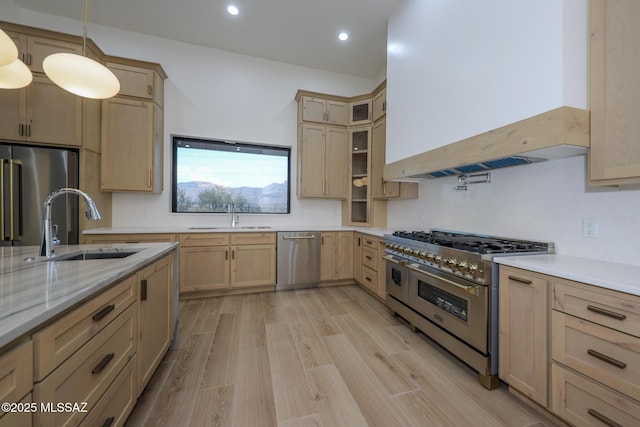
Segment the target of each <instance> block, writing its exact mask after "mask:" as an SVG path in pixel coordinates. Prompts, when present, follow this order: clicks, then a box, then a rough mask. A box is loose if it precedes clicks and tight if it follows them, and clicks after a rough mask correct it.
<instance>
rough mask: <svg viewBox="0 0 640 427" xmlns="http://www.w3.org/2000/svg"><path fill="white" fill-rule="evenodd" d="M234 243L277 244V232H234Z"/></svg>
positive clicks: (232, 235)
mask: <svg viewBox="0 0 640 427" xmlns="http://www.w3.org/2000/svg"><path fill="white" fill-rule="evenodd" d="M231 244H232V245H275V244H276V233H232V234H231Z"/></svg>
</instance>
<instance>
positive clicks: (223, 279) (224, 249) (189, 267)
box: [180, 246, 229, 292]
mask: <svg viewBox="0 0 640 427" xmlns="http://www.w3.org/2000/svg"><path fill="white" fill-rule="evenodd" d="M228 287H229V247H228V246H209V247H183V248H180V292H191V291H208V290H211V289H226V288H228Z"/></svg>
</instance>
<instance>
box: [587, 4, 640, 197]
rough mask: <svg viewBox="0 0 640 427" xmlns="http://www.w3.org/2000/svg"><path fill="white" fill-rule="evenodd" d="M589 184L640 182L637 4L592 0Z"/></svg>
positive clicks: (639, 18) (639, 20)
mask: <svg viewBox="0 0 640 427" xmlns="http://www.w3.org/2000/svg"><path fill="white" fill-rule="evenodd" d="M590 26H591V28H590V34H591V40H590V45H589V93H590V108H591V148H590V150H589V180H590V184H592V185H620V184H633V183H638V182H640V144H639V143H638V139H639V137H640V121H639V120H638V119H637V112H638V111H639V110H640V80H639V79H638V76H639V75H640V2H637V1H635V0H618V1H605V0H591V2H590Z"/></svg>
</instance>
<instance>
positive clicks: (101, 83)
mask: <svg viewBox="0 0 640 427" xmlns="http://www.w3.org/2000/svg"><path fill="white" fill-rule="evenodd" d="M88 10H89V5H88V0H84V26H83V28H84V34H83V37H82V42H83V44H82V55H76V54H73V53H54V54H53V55H49V56H47V57H46V58H45V59H44V61H42V68H43V69H44V73H45V74H46V75H47V77H49V79H51V81H52V82H54V83H55V84H57V85H58V86H60V87H61V88H62V89H64V90H66V91H68V92H71V93H73V94H74V95H78V96H82V97H84V98H93V99H106V98H111V97H112V96H115V95H116V94H117V93H118V92H119V91H120V82H119V81H118V78H117V77H116V75H115V74H113V73H112V72H111V70H109V69H108V68H107V67H105V66H104V65H102V64H100V63H99V62H96V61H94V60H93V59H90V58H87V12H88Z"/></svg>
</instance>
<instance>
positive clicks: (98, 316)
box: [92, 304, 116, 322]
mask: <svg viewBox="0 0 640 427" xmlns="http://www.w3.org/2000/svg"><path fill="white" fill-rule="evenodd" d="M114 308H116V305H115V304H109V305H108V306H106V307H104V308H103V309H102V310H100V311H99V312H97V313H96V314H94V315H93V317H92V319H93V321H94V322H99V321H100V320H102V319H104V318H105V317H106V316H107V314H109V313H111V312H112V311H113V309H114Z"/></svg>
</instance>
